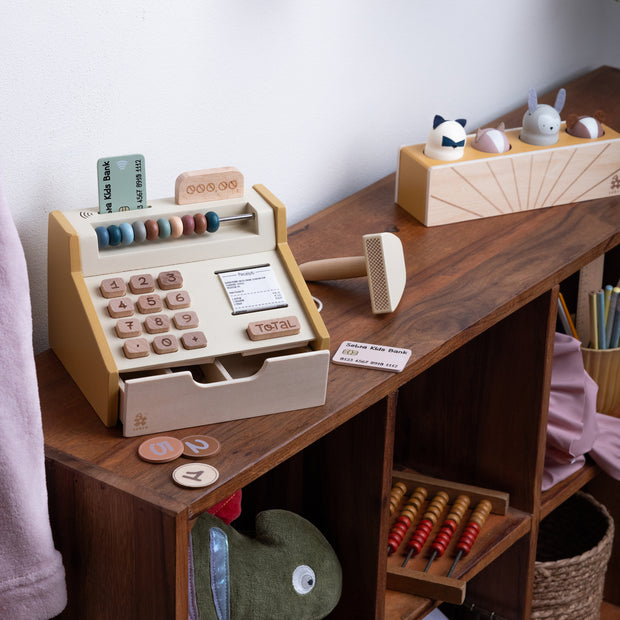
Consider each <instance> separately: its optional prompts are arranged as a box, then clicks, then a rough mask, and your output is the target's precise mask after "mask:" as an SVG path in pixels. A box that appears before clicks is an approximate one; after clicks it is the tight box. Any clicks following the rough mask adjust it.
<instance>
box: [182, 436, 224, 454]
mask: <svg viewBox="0 0 620 620" xmlns="http://www.w3.org/2000/svg"><path fill="white" fill-rule="evenodd" d="M181 441H182V442H183V445H184V449H183V456H188V457H190V458H193V459H199V458H201V457H203V456H213V455H214V454H217V453H218V452H219V451H220V442H219V441H218V440H217V439H215V438H214V437H209V435H190V436H189V437H183V439H181Z"/></svg>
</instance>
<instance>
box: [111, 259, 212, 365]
mask: <svg viewBox="0 0 620 620" xmlns="http://www.w3.org/2000/svg"><path fill="white" fill-rule="evenodd" d="M99 289H100V292H101V295H102V296H103V297H105V298H106V299H108V300H109V301H108V314H109V315H110V316H111V317H112V318H115V319H118V320H117V321H116V325H115V332H116V336H117V337H118V338H120V339H122V340H123V353H124V355H125V357H127V358H130V359H134V358H138V357H146V356H148V355H150V354H151V353H153V352H154V353H156V354H157V355H166V354H167V353H174V352H176V351H178V350H179V347H180V346H182V347H183V348H185V349H187V350H191V349H198V348H204V347H206V346H207V338H206V336H205V334H204V332H202V331H199V330H197V328H198V327H199V323H200V321H199V319H198V315H197V314H196V312H195V311H193V310H191V309H190V308H191V297H190V295H189V293H188V292H187V291H185V290H183V276H182V275H181V273H180V272H179V271H176V270H171V271H163V272H161V273H160V274H159V275H158V276H157V278H153V276H152V275H150V274H135V275H132V276H131V277H130V278H129V281H128V282H125V280H123V278H120V277H114V278H106V279H104V280H102V281H101V284H100V287H99ZM132 295H133V296H134V297H132ZM166 310H169V311H171V312H172V315H171V316H169V315H168V314H166V313H165V311H166ZM173 329H174V330H180V331H182V334H180V335H179V337H177V336H176V335H175V334H174V333H172V330H173ZM190 330H191V331H190Z"/></svg>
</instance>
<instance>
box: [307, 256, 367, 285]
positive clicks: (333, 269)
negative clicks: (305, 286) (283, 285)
mask: <svg viewBox="0 0 620 620" xmlns="http://www.w3.org/2000/svg"><path fill="white" fill-rule="evenodd" d="M299 269H300V270H301V275H303V277H304V280H306V282H317V281H319V280H341V279H344V278H359V277H361V276H365V275H367V271H368V270H367V265H366V259H365V257H363V256H345V257H342V258H323V259H321V260H313V261H310V262H308V263H303V264H301V265H299Z"/></svg>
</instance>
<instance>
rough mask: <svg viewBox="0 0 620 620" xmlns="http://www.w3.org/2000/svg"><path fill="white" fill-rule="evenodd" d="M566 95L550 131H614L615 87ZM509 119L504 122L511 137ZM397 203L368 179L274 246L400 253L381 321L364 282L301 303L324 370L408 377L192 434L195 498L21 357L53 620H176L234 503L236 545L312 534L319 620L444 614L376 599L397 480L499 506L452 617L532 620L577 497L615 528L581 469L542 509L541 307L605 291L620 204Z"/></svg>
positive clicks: (602, 80)
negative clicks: (419, 209)
mask: <svg viewBox="0 0 620 620" xmlns="http://www.w3.org/2000/svg"><path fill="white" fill-rule="evenodd" d="M564 86H565V87H566V89H567V104H566V109H565V114H569V113H571V112H576V113H583V112H584V111H586V112H587V111H590V110H591V111H592V112H593V111H594V110H596V109H598V108H604V109H605V111H606V114H607V120H606V123H607V124H608V125H609V126H611V127H613V128H615V129H616V130H618V129H619V128H620V70H617V69H612V68H610V67H601V68H600V69H597V70H595V71H592V72H591V73H588V74H587V75H585V76H582V77H580V78H577V79H576V80H573V81H572V82H570V83H568V84H566V85H564ZM551 98H552V96H549V97H547V98H545V97H541V101H542V102H548V100H549V99H551ZM523 111H524V107H522V108H519V109H518V110H515V111H514V112H513V113H511V114H508V115H506V116H505V117H504V118H503V119H501V120H504V121H505V122H506V126H507V127H516V126H518V125H519V124H520V122H521V117H522V115H523ZM619 174H620V163H619ZM394 188H395V175H393V174H392V175H390V176H388V177H385V178H383V179H380V180H379V181H377V182H375V183H373V184H372V185H370V186H369V187H367V188H365V189H363V190H361V191H359V192H358V193H356V194H354V195H352V196H350V197H348V198H346V199H345V200H342V201H341V202H339V203H337V204H335V205H333V206H331V207H329V208H327V209H325V210H323V211H321V212H319V213H317V214H315V215H313V216H311V217H310V218H308V219H306V220H304V221H302V222H299V223H297V224H295V225H294V226H291V227H290V228H289V232H288V242H289V245H290V247H291V250H292V252H293V255H294V256H295V259H296V260H297V262H298V263H303V262H305V261H309V260H314V259H317V258H323V257H329V256H338V255H340V256H356V255H359V254H360V253H361V251H362V242H361V238H362V236H363V235H364V234H367V233H375V232H383V231H388V232H393V233H395V234H397V235H398V236H399V238H400V239H401V240H402V242H403V246H404V250H405V262H406V266H407V286H406V289H405V293H404V295H403V298H402V300H401V302H400V304H399V306H398V308H397V309H396V311H395V312H393V313H391V314H387V315H373V314H372V312H371V308H370V298H369V292H368V285H367V283H366V281H365V280H364V279H363V278H357V279H352V280H346V281H345V280H343V281H338V282H329V283H313V284H311V285H310V289H311V292H312V294H313V295H314V296H316V297H317V298H319V299H320V300H321V301H322V303H323V310H322V317H323V320H324V322H325V324H326V326H327V329H328V331H329V334H330V338H331V345H330V349H331V354H333V353H335V351H336V350H337V348H338V346H339V345H340V343H341V342H343V341H344V340H356V341H361V342H369V343H374V344H383V345H390V346H398V347H402V348H408V349H411V351H412V355H411V358H410V360H409V363H408V364H407V366H406V367H405V369H404V370H403V371H402V372H400V373H396V374H393V373H388V372H383V371H380V370H369V369H360V368H354V367H349V366H342V365H334V364H332V365H331V366H330V370H329V381H328V387H327V399H326V402H325V405H323V406H321V407H314V408H311V409H305V410H299V411H290V412H284V413H278V414H274V415H270V416H263V417H257V418H252V419H247V420H236V421H232V422H223V423H220V424H214V425H206V426H201V427H196V428H195V429H193V430H192V433H191V434H198V433H200V434H208V435H212V436H214V437H216V438H217V439H218V440H219V441H220V443H221V446H222V448H221V451H220V453H219V454H217V455H215V456H213V457H211V458H210V459H209V463H211V464H213V465H214V466H215V467H217V469H218V470H219V472H220V477H219V479H218V480H217V482H216V483H215V484H214V485H212V486H211V487H207V488H205V489H184V488H180V487H178V486H176V485H175V484H174V483H173V481H172V479H171V475H170V474H171V471H172V470H173V469H174V467H175V463H169V464H160V465H153V464H149V463H145V462H143V461H141V460H140V459H139V457H138V455H137V447H138V445H139V444H140V443H141V441H143V439H142V438H125V437H123V436H122V433H121V431H120V429H119V428H118V427H116V428H105V427H104V426H103V425H102V424H101V422H100V421H99V419H98V418H97V416H96V414H95V413H94V411H93V410H92V409H91V408H90V407H89V405H88V403H87V401H86V400H85V398H84V397H83V395H82V394H81V393H80V392H79V390H78V388H77V387H76V386H75V384H74V383H73V382H72V381H71V379H70V378H69V375H68V374H67V373H66V371H65V370H64V368H63V367H62V366H61V364H60V363H59V362H58V360H57V359H56V357H55V356H54V354H53V353H52V352H51V351H46V352H44V353H41V354H40V355H38V356H37V360H36V362H37V369H38V377H39V387H40V396H41V406H42V414H43V430H44V436H45V450H46V464H47V481H48V489H49V502H50V516H51V521H52V528H53V532H54V537H55V543H56V545H57V547H58V549H59V550H60V551H61V553H62V554H63V558H64V561H65V568H66V571H67V584H68V590H69V602H68V606H67V608H66V610H65V612H64V613H63V615H62V617H63V618H76V619H82V618H89V619H93V620H99V619H108V618H110V619H114V620H119V619H124V618H127V619H131V620H139V619H142V618H145V619H146V618H148V619H149V620H152V619H156V618H162V619H165V620H170V619H171V618H177V619H179V620H180V619H183V620H185V619H186V618H187V617H188V568H187V567H188V538H189V534H190V531H191V527H192V524H193V523H194V520H195V518H196V516H197V515H199V514H200V513H201V512H202V511H204V510H207V509H208V508H210V507H212V506H214V505H215V504H217V503H218V502H220V501H221V500H223V499H225V498H226V497H227V496H229V495H230V494H232V493H233V492H235V491H237V490H238V489H243V513H242V515H241V517H240V519H239V522H238V523H239V527H240V528H243V527H245V526H246V525H247V526H250V525H253V523H254V517H255V515H256V513H257V512H258V511H259V510H262V509H266V508H285V509H289V510H293V511H295V512H298V513H299V514H301V515H302V516H304V517H305V518H307V519H309V520H310V521H312V522H313V523H314V524H315V525H316V526H317V527H318V528H319V529H320V530H321V531H322V532H323V533H324V535H325V536H326V538H327V539H328V540H329V541H330V543H331V544H332V546H333V547H334V549H335V551H336V553H337V554H338V557H339V559H340V562H341V564H342V569H343V590H342V596H341V600H340V602H339V604H338V606H337V607H336V609H335V610H334V612H333V613H332V614H331V616H330V618H335V619H346V620H350V619H351V618H356V619H358V618H359V619H365V618H368V619H373V618H374V619H383V618H385V619H386V620H396V619H406V620H415V619H417V618H422V617H423V616H424V614H425V613H427V612H428V611H430V610H431V609H433V607H436V606H437V605H438V604H439V603H440V602H441V601H438V600H434V599H431V598H422V597H419V596H414V595H412V594H407V593H402V592H396V591H395V590H390V589H389V588H388V587H387V581H388V577H387V562H386V549H387V537H388V532H389V527H390V516H389V494H390V490H391V482H392V476H393V471H394V469H396V468H407V469H410V470H415V471H417V472H420V473H421V474H423V475H427V476H433V477H437V478H442V479H444V480H450V481H453V482H456V483H461V484H466V485H473V486H477V487H484V488H487V489H494V490H497V491H501V492H504V493H507V494H509V497H510V508H509V512H508V517H507V518H506V519H505V520H504V521H503V523H504V524H503V525H501V526H498V527H491V528H489V529H488V531H487V533H486V534H484V535H482V538H483V539H484V537H485V536H486V537H487V540H486V541H484V540H482V541H481V542H483V543H484V544H481V545H480V550H479V551H477V552H476V553H474V552H473V551H472V554H470V556H468V557H466V558H464V560H463V561H462V563H461V564H460V565H459V567H458V571H457V572H456V573H455V576H456V577H457V578H458V579H459V580H462V581H464V582H465V583H466V591H467V597H468V599H469V600H473V601H475V602H476V603H477V604H479V605H481V606H482V607H484V608H485V609H490V610H493V611H495V612H496V613H498V614H500V615H501V616H502V617H504V618H508V619H511V620H522V619H524V618H527V617H528V614H529V611H530V609H531V603H532V585H533V579H534V562H535V554H536V542H537V536H538V525H539V523H540V521H541V519H542V518H544V516H546V515H547V514H548V513H549V512H550V511H551V510H552V509H553V508H554V507H556V506H558V505H559V504H560V503H562V502H563V501H565V500H566V499H567V498H568V497H570V496H571V495H572V494H573V493H575V492H576V491H577V490H578V489H580V488H582V487H584V486H585V485H587V486H588V489H589V490H591V492H592V493H593V494H595V495H596V497H597V498H600V499H601V501H603V503H605V504H606V505H607V507H608V508H609V509H610V511H611V512H612V514H613V515H615V517H616V520H618V519H620V505H618V504H619V503H620V502H619V501H618V497H620V493H619V491H620V487H619V486H618V483H617V482H615V481H613V480H611V479H609V478H608V477H607V476H605V475H603V474H601V473H600V472H599V470H598V468H597V467H596V466H594V465H592V464H588V465H587V466H586V467H584V468H583V469H582V470H580V471H579V472H577V473H576V474H574V475H573V476H571V478H569V479H567V480H565V481H563V482H561V483H559V484H558V485H556V486H555V487H554V488H552V489H550V490H549V491H546V492H545V493H542V492H541V482H542V475H543V467H544V455H545V435H546V422H547V408H548V400H549V391H550V379H551V363H552V355H553V338H554V331H555V327H556V308H557V300H558V292H559V289H560V287H561V288H562V290H563V291H564V290H565V289H566V292H567V301H568V302H569V303H570V300H571V294H572V293H571V290H572V289H573V288H574V285H575V282H576V280H577V278H578V273H579V270H580V269H581V268H582V267H583V266H585V265H587V264H588V263H589V262H591V261H592V260H593V259H595V258H596V257H598V256H600V255H602V254H605V256H606V257H607V258H606V266H608V268H609V270H610V273H613V272H614V271H615V274H616V278H617V277H618V276H619V275H620V191H615V190H613V191H612V190H611V189H610V195H609V196H608V197H606V198H600V199H597V200H593V201H590V202H582V203H578V204H572V205H564V206H558V207H552V208H548V209H537V210H535V211H531V212H519V213H513V214H510V215H503V216H498V217H493V218H488V219H480V220H477V221H472V222H460V223H455V224H449V225H446V226H438V227H434V228H425V227H424V226H423V225H421V224H420V223H418V222H417V221H416V220H415V219H414V218H413V217H412V216H411V215H409V214H408V213H407V212H405V211H404V210H403V209H401V208H400V207H398V206H397V205H396V204H395V203H394ZM271 189H273V190H274V191H275V192H276V193H277V188H271ZM300 381H303V377H300ZM167 434H170V435H173V436H177V437H184V436H186V435H187V434H190V433H188V431H187V429H186V430H182V431H172V432H170V433H167ZM450 559H451V558H442V559H441V561H440V562H439V561H438V563H437V567H436V569H437V574H439V573H440V572H441V571H442V569H445V563H447V562H449V560H450ZM619 580H620V553H619V545H618V544H616V547H615V549H614V553H613V555H612V559H611V562H610V565H609V571H608V581H609V584H611V586H610V587H608V588H607V590H606V597H607V598H608V600H609V601H611V602H613V603H615V604H620V600H618V599H619V597H620V594H619V593H618V592H617V587H616V588H614V587H613V584H617V583H618V582H619Z"/></svg>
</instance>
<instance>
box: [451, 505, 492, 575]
mask: <svg viewBox="0 0 620 620" xmlns="http://www.w3.org/2000/svg"><path fill="white" fill-rule="evenodd" d="M491 508H492V505H491V502H490V501H489V500H488V499H483V500H480V501H479V502H478V505H477V506H476V509H475V510H474V511H473V512H472V513H471V515H470V517H469V522H468V523H467V525H466V526H465V529H464V530H463V533H462V534H461V537H460V538H459V542H458V543H457V545H456V548H457V551H458V553H457V554H456V557H455V558H454V562H453V563H452V566H451V567H450V570H449V571H448V574H447V577H450V576H451V575H452V573H453V571H454V569H455V568H456V565H457V564H458V562H459V560H460V559H461V558H462V557H463V556H464V555H467V554H468V553H469V552H470V551H471V548H472V546H473V544H474V543H475V542H476V538H478V534H479V533H480V530H481V529H482V526H483V525H484V522H485V521H486V520H487V517H488V516H489V513H490V512H491Z"/></svg>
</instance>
